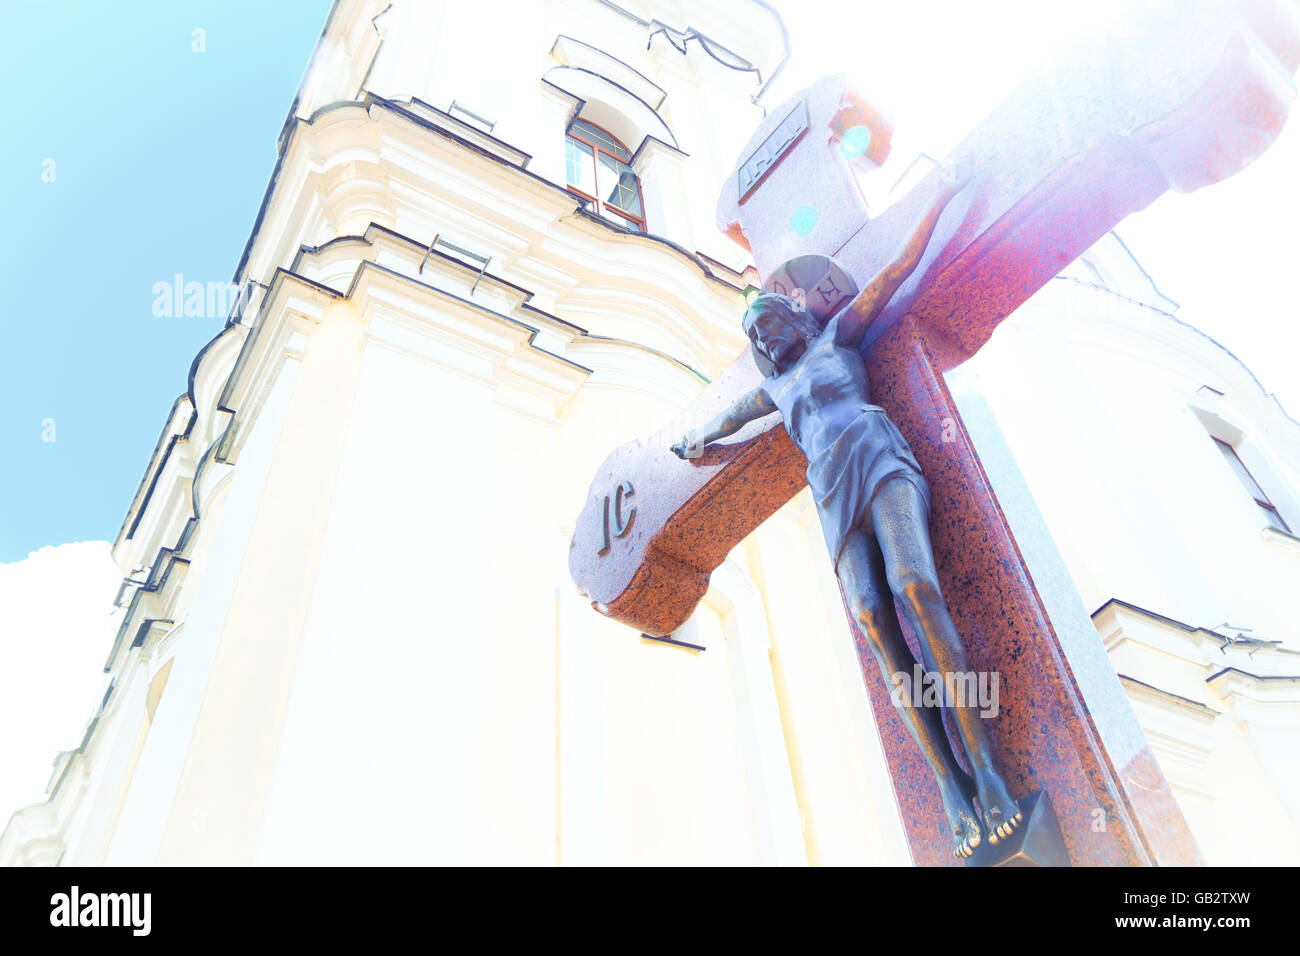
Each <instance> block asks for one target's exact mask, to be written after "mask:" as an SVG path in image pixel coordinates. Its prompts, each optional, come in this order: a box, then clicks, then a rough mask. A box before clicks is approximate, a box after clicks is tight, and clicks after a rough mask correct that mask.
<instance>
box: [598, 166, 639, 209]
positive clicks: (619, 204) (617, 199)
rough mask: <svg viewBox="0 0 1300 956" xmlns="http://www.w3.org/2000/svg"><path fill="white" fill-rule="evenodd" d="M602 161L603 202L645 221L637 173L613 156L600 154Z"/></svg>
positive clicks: (601, 195) (601, 196) (601, 190)
mask: <svg viewBox="0 0 1300 956" xmlns="http://www.w3.org/2000/svg"><path fill="white" fill-rule="evenodd" d="M597 158H598V159H599V161H600V198H601V200H602V201H604V202H606V203H608V204H609V205H611V206H613V207H615V208H616V209H622V210H623V211H624V212H627V213H631V214H632V215H633V216H636V217H637V218H638V219H643V218H644V217H645V214H644V213H643V212H641V193H640V191H639V190H638V189H637V185H636V173H634V172H632V167H631V166H629V165H627V164H626V163H620V162H619V161H618V160H617V159H615V158H614V157H612V156H606V155H605V154H604V153H600V154H598V156H597Z"/></svg>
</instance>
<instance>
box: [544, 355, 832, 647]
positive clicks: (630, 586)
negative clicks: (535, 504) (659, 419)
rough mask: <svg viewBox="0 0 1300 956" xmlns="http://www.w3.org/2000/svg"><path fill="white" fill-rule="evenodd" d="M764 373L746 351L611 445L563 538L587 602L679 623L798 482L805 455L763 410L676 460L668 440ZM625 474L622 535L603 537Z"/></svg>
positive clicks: (648, 624)
mask: <svg viewBox="0 0 1300 956" xmlns="http://www.w3.org/2000/svg"><path fill="white" fill-rule="evenodd" d="M762 380H763V377H762V375H760V374H759V371H758V369H757V368H756V367H755V366H754V359H753V357H752V355H751V354H750V353H749V352H748V351H746V352H745V353H744V354H742V355H741V356H740V358H738V359H737V360H736V361H735V362H734V363H732V365H731V366H730V367H729V368H728V369H727V370H726V371H725V372H724V373H723V374H722V375H720V376H718V378H717V379H715V380H714V382H713V383H712V384H711V385H710V386H709V388H707V389H706V390H705V391H704V393H703V394H702V395H700V397H699V398H697V399H696V400H695V401H694V402H692V403H691V404H690V405H689V406H687V408H686V410H685V412H683V414H682V415H681V416H680V417H679V418H678V419H676V420H675V421H674V422H673V423H672V424H671V425H669V426H668V427H667V428H665V429H663V430H662V431H661V432H658V433H657V434H655V435H652V436H650V437H649V438H647V439H645V440H644V441H633V442H629V443H627V444H626V445H621V446H619V447H618V448H616V449H615V450H614V451H613V453H612V454H610V456H609V457H608V458H606V459H605V461H604V462H603V463H602V464H601V466H600V471H599V472H598V473H597V474H596V478H595V480H594V481H592V483H591V488H590V489H589V490H588V492H587V503H586V505H585V506H584V507H583V509H582V513H581V514H580V515H579V516H578V523H577V526H576V529H575V531H574V535H573V540H572V541H571V542H570V544H569V573H570V575H571V576H572V577H573V580H574V582H575V583H576V584H577V585H578V590H579V592H580V593H581V594H583V595H584V596H586V597H587V598H588V599H589V600H590V601H591V602H592V606H593V607H594V608H595V609H596V610H598V611H600V612H601V613H602V614H605V615H606V616H608V617H612V618H614V619H615V620H618V621H622V622H623V623H625V624H627V625H628V626H629V627H634V628H636V629H637V630H639V631H642V632H643V633H646V634H651V635H654V636H656V637H662V636H664V635H666V634H669V633H671V632H672V631H673V630H675V629H676V628H678V627H680V626H681V624H682V622H683V621H685V620H686V619H687V618H688V617H690V616H691V612H692V611H694V610H695V606H696V605H697V604H699V602H700V599H701V598H703V597H704V594H705V592H706V591H707V590H708V589H709V575H710V574H711V573H712V572H713V570H714V569H715V568H716V567H717V566H718V565H719V564H721V563H722V561H723V560H724V559H725V558H726V556H727V554H728V553H729V552H730V551H731V549H732V548H734V547H735V546H736V544H737V543H738V542H739V541H740V540H741V539H742V538H744V537H745V536H746V535H747V534H749V532H750V531H752V530H753V529H754V528H756V527H758V526H759V525H760V524H762V523H763V521H765V520H766V519H767V518H768V517H769V516H770V515H771V514H772V512H774V511H776V509H777V508H779V507H781V505H783V504H785V503H786V502H787V501H789V500H790V499H791V498H792V497H794V495H795V493H796V492H798V490H799V489H800V488H802V487H803V485H804V468H805V467H806V462H805V459H804V457H803V454H802V453H801V452H800V451H799V449H798V448H796V447H795V445H794V443H793V442H791V441H790V436H789V435H788V434H786V430H785V428H784V427H783V426H782V425H781V420H780V418H779V417H777V416H769V417H768V418H765V419H762V420H760V421H756V422H751V423H750V424H749V425H747V426H746V427H745V428H743V429H742V430H741V431H739V432H737V433H736V434H735V435H732V436H731V437H730V438H727V439H725V440H723V441H721V442H717V443H715V444H713V445H710V446H709V447H708V448H706V449H705V450H704V455H703V456H702V457H700V458H697V459H695V460H694V461H691V462H684V461H682V460H681V459H679V458H678V457H677V456H676V455H674V454H673V452H672V451H671V450H670V448H669V446H670V445H671V444H672V443H673V442H675V441H677V440H678V439H679V438H681V437H682V434H683V433H684V431H685V429H686V425H685V424H684V423H687V422H689V423H691V424H693V425H694V424H703V423H704V422H707V421H708V420H709V419H711V418H712V417H713V416H714V415H716V414H717V413H718V412H719V411H721V410H722V409H723V408H725V407H726V406H727V405H729V404H730V403H731V402H732V401H734V400H735V398H736V397H737V396H738V395H743V394H744V393H745V392H747V391H749V390H750V389H751V388H753V387H754V386H755V385H757V384H758V383H759V382H761V381H762ZM623 481H630V482H631V485H632V489H633V494H632V496H631V497H630V498H627V499H626V501H625V517H626V515H627V514H630V511H629V510H628V509H629V508H631V507H635V508H636V513H635V514H634V515H632V517H631V522H630V525H629V526H628V528H627V531H626V533H625V534H624V535H623V536H622V537H615V536H614V534H613V531H611V533H610V538H609V544H610V547H609V550H608V551H607V552H606V553H604V554H601V553H600V550H601V548H602V547H603V545H604V544H605V541H606V536H605V528H604V525H605V499H606V497H607V496H612V495H614V494H615V493H616V490H617V488H618V485H619V483H620V482H623Z"/></svg>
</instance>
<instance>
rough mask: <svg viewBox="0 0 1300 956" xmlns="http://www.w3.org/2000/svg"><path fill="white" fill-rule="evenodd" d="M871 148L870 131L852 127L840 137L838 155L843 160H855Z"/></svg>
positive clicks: (861, 127)
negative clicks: (840, 155) (841, 156)
mask: <svg viewBox="0 0 1300 956" xmlns="http://www.w3.org/2000/svg"><path fill="white" fill-rule="evenodd" d="M870 146H871V130H869V129H867V128H866V127H865V126H853V127H850V128H849V129H847V130H846V131H845V132H844V135H843V136H842V137H840V153H841V154H842V155H843V156H844V158H845V159H857V158H858V157H859V156H861V155H862V154H863V153H865V152H866V151H867V149H868V147H870Z"/></svg>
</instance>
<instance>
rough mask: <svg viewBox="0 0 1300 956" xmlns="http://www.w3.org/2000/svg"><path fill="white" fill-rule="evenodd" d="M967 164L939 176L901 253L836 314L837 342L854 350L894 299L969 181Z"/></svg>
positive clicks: (952, 168)
mask: <svg viewBox="0 0 1300 956" xmlns="http://www.w3.org/2000/svg"><path fill="white" fill-rule="evenodd" d="M970 176H971V170H970V166H969V164H965V165H963V166H949V167H947V168H946V169H944V170H943V172H942V173H941V174H940V175H939V191H938V194H937V195H936V196H935V198H934V201H933V202H931V203H930V208H929V209H927V210H926V212H925V215H924V216H922V217H921V221H920V222H918V223H917V224H916V228H915V229H913V230H912V234H911V236H909V237H908V240H907V243H906V244H905V245H904V246H903V251H902V253H901V254H900V255H899V256H898V258H897V259H895V260H894V261H893V262H891V263H890V264H889V265H887V266H885V268H884V269H882V270H881V271H880V273H879V274H878V275H877V276H876V277H875V278H874V279H872V280H871V282H869V283H868V284H867V287H866V288H865V289H863V290H862V291H861V292H859V293H858V295H857V298H855V299H854V300H853V303H852V304H851V305H850V306H849V307H848V308H847V309H845V310H844V311H843V312H842V313H840V315H839V316H838V319H837V321H838V325H839V328H838V331H837V335H836V341H837V342H838V343H839V344H840V345H844V346H847V347H849V348H854V349H856V348H857V347H858V346H860V345H861V344H862V339H863V337H864V336H865V335H866V334H867V327H868V326H870V325H871V323H872V322H873V321H875V318H876V316H878V315H879V314H880V312H881V310H882V309H884V307H885V306H886V305H887V304H888V303H889V300H890V299H891V298H893V296H894V293H895V292H897V291H898V287H899V286H901V285H902V284H903V283H904V282H906V281H907V277H908V276H910V275H911V274H912V272H913V271H914V270H915V269H916V266H917V264H918V263H919V262H920V261H921V256H922V255H924V254H925V247H926V246H928V245H929V244H930V237H931V236H932V235H933V234H934V227H935V225H936V224H937V223H938V222H939V216H940V215H942V214H943V211H944V209H945V208H947V206H948V203H949V202H950V201H951V200H952V197H953V196H955V195H957V194H958V193H959V192H961V191H962V189H964V188H965V186H966V184H967V183H968V182H970Z"/></svg>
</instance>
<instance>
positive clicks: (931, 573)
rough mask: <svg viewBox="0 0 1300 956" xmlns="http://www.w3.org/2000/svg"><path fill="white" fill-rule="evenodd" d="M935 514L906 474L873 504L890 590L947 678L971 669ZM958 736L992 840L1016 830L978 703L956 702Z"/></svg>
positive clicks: (928, 659)
mask: <svg viewBox="0 0 1300 956" xmlns="http://www.w3.org/2000/svg"><path fill="white" fill-rule="evenodd" d="M928 519H929V515H928V514H927V512H926V507H925V499H924V498H923V497H922V495H921V492H920V490H919V489H918V488H917V487H916V486H915V485H913V484H912V483H911V482H910V481H908V480H907V479H905V478H895V479H892V480H890V481H887V482H885V484H883V485H882V486H881V487H880V489H879V491H877V493H876V497H875V499H874V500H873V501H872V503H871V521H872V525H873V526H874V528H875V533H876V539H877V541H878V542H879V543H880V550H881V554H882V555H883V557H884V563H885V574H886V577H887V578H888V580H889V589H890V591H891V592H892V593H893V595H894V597H895V599H897V601H898V606H899V608H900V609H901V610H902V612H903V614H905V615H907V618H908V621H909V623H910V624H911V625H912V627H913V628H914V629H915V630H916V634H917V638H918V640H919V643H920V646H921V656H922V662H923V663H924V665H925V667H926V669H927V670H930V671H936V672H938V673H939V674H941V675H943V676H944V677H945V678H948V677H950V676H951V675H954V674H964V673H969V672H970V669H971V668H970V663H969V661H968V660H967V658H966V650H965V648H964V647H963V646H962V642H961V635H959V634H958V633H957V627H956V625H955V624H953V621H952V617H951V616H950V615H949V614H948V607H947V605H946V604H945V603H944V600H943V592H942V591H941V590H940V588H939V575H938V572H937V571H936V570H935V566H934V553H933V551H932V550H931V544H930V529H929V523H928ZM952 710H953V717H954V718H955V723H956V725H957V731H958V736H959V737H960V738H961V742H962V746H963V748H964V749H965V751H966V756H967V758H968V759H969V760H970V764H971V769H972V770H974V772H975V786H976V789H977V792H978V794H979V799H980V808H981V810H982V812H983V817H984V825H985V832H986V833H987V834H988V836H989V841H990V842H992V843H997V842H998V840H999V839H1000V838H1001V837H1003V836H1006V835H1007V834H1009V833H1010V832H1011V829H1012V828H1013V827H1014V826H1015V825H1016V824H1017V823H1018V822H1019V819H1018V818H1019V808H1018V807H1017V806H1016V803H1015V801H1014V800H1012V799H1011V794H1010V793H1009V791H1008V790H1007V786H1006V782H1005V781H1004V780H1003V779H1002V776H1001V774H999V773H998V770H997V767H996V766H995V764H994V762H993V748H992V745H991V744H990V743H989V736H988V731H987V730H986V728H985V726H984V720H983V718H982V717H980V708H979V705H978V703H977V702H974V701H972V702H968V703H966V704H965V705H964V706H954V707H953V708H952Z"/></svg>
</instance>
